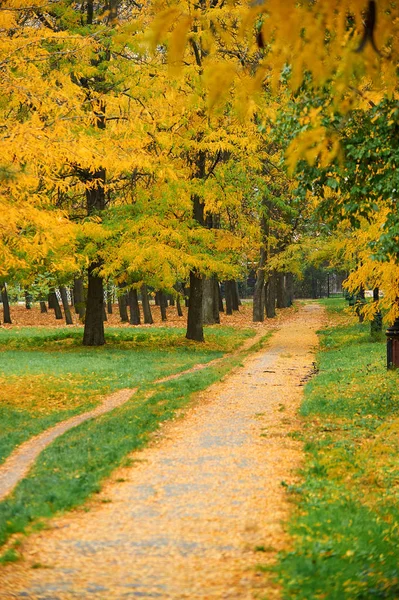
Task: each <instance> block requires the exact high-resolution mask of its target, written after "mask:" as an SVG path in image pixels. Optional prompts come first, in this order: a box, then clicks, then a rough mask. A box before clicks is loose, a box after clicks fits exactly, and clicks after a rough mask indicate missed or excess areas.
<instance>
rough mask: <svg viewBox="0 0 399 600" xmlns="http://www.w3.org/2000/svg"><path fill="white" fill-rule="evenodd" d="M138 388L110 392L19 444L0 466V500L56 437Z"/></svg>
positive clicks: (115, 405)
mask: <svg viewBox="0 0 399 600" xmlns="http://www.w3.org/2000/svg"><path fill="white" fill-rule="evenodd" d="M136 392H137V388H133V389H125V390H119V391H118V392H115V393H114V394H111V395H110V396H107V397H106V398H105V399H104V400H103V401H102V403H101V404H99V405H98V406H96V408H93V409H92V410H89V411H86V412H84V413H81V414H80V415H75V416H74V417H71V418H70V419H67V420H66V421H61V422H60V423H57V425H54V427H50V428H49V429H46V430H45V431H43V432H42V433H39V435H36V436H34V437H32V438H30V439H29V440H27V441H26V442H24V443H23V444H21V445H20V446H18V448H16V450H14V452H12V454H10V456H9V457H8V458H7V459H6V460H5V462H4V463H3V464H2V465H1V466H0V501H1V500H4V498H5V497H6V496H8V494H10V493H11V492H12V490H13V489H14V488H15V486H16V485H17V483H18V482H19V481H21V479H23V478H24V477H25V476H26V475H27V473H28V471H29V469H30V468H31V466H32V465H33V463H34V462H35V460H36V458H37V457H38V456H39V454H40V453H41V452H42V451H43V450H44V449H45V448H47V446H49V445H50V444H51V442H53V441H54V440H55V439H56V438H57V437H59V436H60V435H62V434H63V433H65V432H66V431H68V430H69V429H72V427H76V426H77V425H80V424H81V423H84V421H88V420H89V419H93V418H95V417H99V416H100V415H103V414H105V413H107V412H109V411H110V410H113V409H114V408H116V407H117V406H121V405H122V404H124V403H125V402H127V401H128V400H129V399H130V398H131V397H132V396H133V394H135V393H136Z"/></svg>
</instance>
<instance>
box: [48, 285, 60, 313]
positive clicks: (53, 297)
mask: <svg viewBox="0 0 399 600" xmlns="http://www.w3.org/2000/svg"><path fill="white" fill-rule="evenodd" d="M48 304H49V306H50V307H51V308H53V309H54V314H55V318H56V319H57V320H60V319H62V312H61V307H60V304H59V302H58V297H57V294H56V293H55V290H54V289H53V290H52V291H51V292H50V294H49V301H48Z"/></svg>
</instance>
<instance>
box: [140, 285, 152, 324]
mask: <svg viewBox="0 0 399 600" xmlns="http://www.w3.org/2000/svg"><path fill="white" fill-rule="evenodd" d="M141 305H142V307H143V313H144V323H146V324H147V325H152V323H153V322H154V320H153V318H152V313H151V306H150V301H149V298H148V289H147V286H146V284H145V283H143V285H142V286H141Z"/></svg>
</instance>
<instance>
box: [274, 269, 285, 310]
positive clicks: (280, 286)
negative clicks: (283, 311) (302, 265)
mask: <svg viewBox="0 0 399 600" xmlns="http://www.w3.org/2000/svg"><path fill="white" fill-rule="evenodd" d="M276 293H277V308H285V298H284V297H285V278H284V273H277V275H276Z"/></svg>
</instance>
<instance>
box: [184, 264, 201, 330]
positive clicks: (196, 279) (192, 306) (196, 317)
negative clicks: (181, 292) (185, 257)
mask: <svg viewBox="0 0 399 600" xmlns="http://www.w3.org/2000/svg"><path fill="white" fill-rule="evenodd" d="M202 290H203V280H202V277H201V276H199V275H197V274H196V273H194V271H190V297H189V302H188V315H187V332H186V338H187V339H188V340H194V341H196V342H203V341H204V327H203V322H202Z"/></svg>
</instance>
